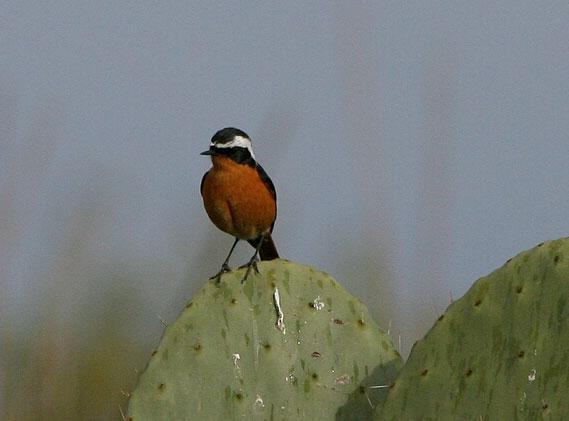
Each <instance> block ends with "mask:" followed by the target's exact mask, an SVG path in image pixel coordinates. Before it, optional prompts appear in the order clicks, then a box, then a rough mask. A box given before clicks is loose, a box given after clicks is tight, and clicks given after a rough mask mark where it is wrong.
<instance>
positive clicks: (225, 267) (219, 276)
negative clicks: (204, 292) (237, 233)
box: [209, 237, 239, 282]
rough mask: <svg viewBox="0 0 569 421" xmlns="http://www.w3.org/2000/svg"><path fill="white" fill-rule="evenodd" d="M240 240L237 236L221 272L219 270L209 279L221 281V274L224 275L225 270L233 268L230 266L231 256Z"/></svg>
mask: <svg viewBox="0 0 569 421" xmlns="http://www.w3.org/2000/svg"><path fill="white" fill-rule="evenodd" d="M238 242H239V238H237V237H235V241H234V242H233V245H232V246H231V250H229V254H228V255H227V257H226V258H225V261H224V262H223V264H222V265H221V269H220V270H219V272H217V273H216V274H215V275H214V276H212V277H211V278H209V279H215V280H216V281H217V282H219V281H220V280H221V275H223V274H224V273H225V272H229V271H230V270H231V268H230V267H229V258H230V257H231V254H232V253H233V249H235V246H236V245H237V243H238Z"/></svg>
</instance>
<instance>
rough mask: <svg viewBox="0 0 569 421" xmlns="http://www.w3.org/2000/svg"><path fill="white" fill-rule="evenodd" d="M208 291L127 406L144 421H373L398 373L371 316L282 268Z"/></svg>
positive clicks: (309, 273) (332, 290) (321, 281)
mask: <svg viewBox="0 0 569 421" xmlns="http://www.w3.org/2000/svg"><path fill="white" fill-rule="evenodd" d="M258 268H259V271H260V274H256V273H254V272H252V273H251V275H250V276H249V278H248V279H247V281H245V283H241V279H242V278H243V275H244V270H236V271H234V272H230V273H228V274H225V275H223V276H222V278H221V282H219V283H216V282H215V281H209V282H207V283H206V285H205V286H204V287H203V288H202V289H201V290H200V291H199V292H198V293H197V295H196V297H195V298H194V300H193V301H192V302H191V303H189V304H188V305H187V307H186V309H185V310H184V311H183V313H182V314H181V316H180V317H179V318H178V320H177V321H176V322H175V323H174V324H173V325H171V326H169V327H168V328H167V329H166V331H165V333H164V336H163V338H162V341H161V342H160V345H159V347H158V349H157V351H156V352H154V353H153V355H152V357H151V359H150V362H149V364H148V366H147V368H146V370H145V372H144V373H143V374H142V375H141V378H140V380H139V383H138V386H137V388H136V390H135V391H134V392H133V393H132V397H131V399H130V402H129V410H128V414H129V417H130V418H131V419H132V420H134V421H142V420H190V419H195V420H222V419H228V420H231V419H246V420H294V419H319V420H327V419H328V420H332V419H359V420H365V419H372V418H373V408H374V407H375V406H376V405H378V404H379V403H380V402H381V401H382V400H383V399H384V398H385V395H386V393H387V392H386V389H384V388H376V387H374V386H382V385H389V384H391V382H392V381H393V379H394V377H395V374H396V372H397V370H398V369H399V368H400V366H401V359H400V357H399V354H398V353H397V351H396V350H395V349H394V347H393V344H392V342H391V340H390V339H389V337H388V336H387V335H386V334H384V333H383V332H382V331H380V330H379V328H378V327H377V325H376V324H375V323H374V322H373V321H372V320H371V317H370V316H369V313H368V310H367V309H366V307H365V306H364V305H363V304H362V303H361V302H360V301H359V300H357V299H356V298H354V297H353V296H351V295H350V294H348V293H347V292H346V291H345V290H344V289H343V288H342V287H340V286H339V285H338V283H336V281H334V279H332V278H331V277H330V276H328V275H326V274H324V273H322V272H317V271H315V270H313V269H311V268H309V267H306V266H300V265H297V264H294V263H290V262H287V261H284V260H274V261H270V262H260V263H259V264H258Z"/></svg>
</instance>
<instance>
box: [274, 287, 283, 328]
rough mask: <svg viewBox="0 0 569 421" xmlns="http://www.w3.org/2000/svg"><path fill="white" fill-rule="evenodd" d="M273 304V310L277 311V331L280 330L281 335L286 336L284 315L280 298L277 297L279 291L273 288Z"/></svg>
mask: <svg viewBox="0 0 569 421" xmlns="http://www.w3.org/2000/svg"><path fill="white" fill-rule="evenodd" d="M273 302H274V304H275V310H276V311H277V323H276V326H277V329H278V330H280V331H281V332H282V333H283V335H284V334H286V327H285V323H284V313H283V310H282V308H281V297H280V295H279V289H278V288H275V292H273Z"/></svg>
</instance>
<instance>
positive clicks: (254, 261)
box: [239, 255, 259, 283]
mask: <svg viewBox="0 0 569 421" xmlns="http://www.w3.org/2000/svg"><path fill="white" fill-rule="evenodd" d="M258 261H259V259H258V258H257V255H255V256H253V257H252V258H251V260H249V262H248V263H247V264H245V265H243V266H239V269H243V268H247V271H246V272H245V276H244V277H243V279H241V283H243V282H245V281H246V280H247V277H248V276H249V274H250V273H251V269H255V272H257V273H259V268H258V267H257V262H258Z"/></svg>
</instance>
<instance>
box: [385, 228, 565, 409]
mask: <svg viewBox="0 0 569 421" xmlns="http://www.w3.org/2000/svg"><path fill="white" fill-rule="evenodd" d="M567 396H569V239H562V240H557V241H550V242H547V243H544V244H541V245H539V246H537V247H535V248H534V249H532V250H529V251H526V252H523V253H521V254H519V255H518V256H516V257H514V258H513V259H511V260H509V261H508V262H507V263H506V264H505V265H504V266H503V267H501V268H500V269H498V270H496V271H495V272H493V273H492V274H490V275H489V276H487V277H485V278H482V279H480V280H478V281H477V282H476V283H475V284H474V285H473V286H472V288H471V289H470V290H469V291H468V292H467V293H466V295H465V296H464V297H462V298H461V299H460V300H458V301H456V302H454V303H453V304H451V305H450V306H449V308H448V309H447V311H446V313H445V314H444V315H442V316H441V317H440V318H439V320H438V321H437V323H436V324H435V326H434V327H433V328H432V329H431V331H430V332H429V333H428V334H427V335H426V336H425V338H424V339H422V340H421V341H419V342H417V343H416V344H415V346H414V347H413V350H412V352H411V355H410V357H409V359H408V361H407V363H406V364H405V366H404V367H403V369H402V370H401V372H400V374H399V376H398V377H397V379H396V381H395V384H394V385H393V387H392V388H391V389H390V391H389V394H388V397H387V401H386V402H385V404H384V406H383V410H380V409H378V411H377V416H376V419H377V420H526V419H527V420H530V419H531V420H534V419H567V417H568V416H569V400H568V399H567Z"/></svg>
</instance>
